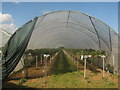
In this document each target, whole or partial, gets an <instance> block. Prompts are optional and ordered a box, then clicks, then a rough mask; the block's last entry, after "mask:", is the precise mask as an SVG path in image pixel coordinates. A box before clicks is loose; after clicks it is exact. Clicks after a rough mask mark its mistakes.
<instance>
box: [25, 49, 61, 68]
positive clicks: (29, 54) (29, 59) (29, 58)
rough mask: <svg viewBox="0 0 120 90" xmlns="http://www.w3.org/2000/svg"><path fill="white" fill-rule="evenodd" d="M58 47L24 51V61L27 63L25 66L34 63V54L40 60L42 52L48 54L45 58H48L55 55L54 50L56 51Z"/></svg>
mask: <svg viewBox="0 0 120 90" xmlns="http://www.w3.org/2000/svg"><path fill="white" fill-rule="evenodd" d="M58 50H59V49H58V48H56V49H55V48H54V49H53V48H42V49H34V50H33V49H28V50H26V51H25V53H24V54H25V62H24V63H27V64H26V65H25V66H26V67H30V66H31V65H34V64H35V62H36V56H37V60H38V61H40V60H41V59H42V61H43V60H44V54H49V55H50V56H49V57H48V58H47V59H48V60H49V59H50V58H51V57H52V56H54V55H55V53H56V52H58Z"/></svg>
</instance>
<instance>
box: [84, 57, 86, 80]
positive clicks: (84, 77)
mask: <svg viewBox="0 0 120 90" xmlns="http://www.w3.org/2000/svg"><path fill="white" fill-rule="evenodd" d="M84 78H86V58H85V59H84Z"/></svg>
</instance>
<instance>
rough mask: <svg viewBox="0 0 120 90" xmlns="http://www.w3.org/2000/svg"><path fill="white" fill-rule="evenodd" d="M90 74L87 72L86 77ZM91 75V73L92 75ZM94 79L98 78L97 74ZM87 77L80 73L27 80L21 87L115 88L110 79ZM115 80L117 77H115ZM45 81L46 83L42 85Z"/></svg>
mask: <svg viewBox="0 0 120 90" xmlns="http://www.w3.org/2000/svg"><path fill="white" fill-rule="evenodd" d="M90 74H91V72H89V71H88V75H90ZM92 74H93V73H92ZM95 77H99V74H98V75H97V76H95ZM95 77H94V76H93V77H89V78H87V79H84V78H83V74H82V71H75V72H69V73H64V74H58V75H52V76H48V77H44V78H38V79H34V80H27V81H26V82H25V83H24V84H23V85H25V86H29V87H32V88H117V87H118V83H117V82H113V81H112V80H111V79H110V78H108V79H106V78H105V79H102V77H99V78H100V79H101V80H99V79H98V78H95ZM116 78H117V77H116ZM44 81H46V82H47V83H43V82H44Z"/></svg>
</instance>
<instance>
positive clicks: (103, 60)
mask: <svg viewBox="0 0 120 90" xmlns="http://www.w3.org/2000/svg"><path fill="white" fill-rule="evenodd" d="M104 65H105V59H104V57H103V78H104V77H105V75H104V70H105V66H104Z"/></svg>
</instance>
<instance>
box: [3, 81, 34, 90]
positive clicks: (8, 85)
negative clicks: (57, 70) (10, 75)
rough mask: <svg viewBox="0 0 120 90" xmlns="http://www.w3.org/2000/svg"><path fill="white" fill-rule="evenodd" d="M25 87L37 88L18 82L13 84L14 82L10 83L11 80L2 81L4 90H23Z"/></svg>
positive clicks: (32, 89)
mask: <svg viewBox="0 0 120 90" xmlns="http://www.w3.org/2000/svg"><path fill="white" fill-rule="evenodd" d="M23 88H26V89H28V88H29V89H31V90H36V88H31V87H26V86H23V85H20V84H19V85H17V84H13V83H10V82H3V83H2V90H9V89H12V90H14V89H15V90H23Z"/></svg>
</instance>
